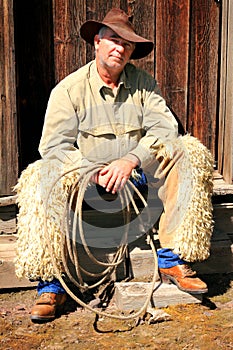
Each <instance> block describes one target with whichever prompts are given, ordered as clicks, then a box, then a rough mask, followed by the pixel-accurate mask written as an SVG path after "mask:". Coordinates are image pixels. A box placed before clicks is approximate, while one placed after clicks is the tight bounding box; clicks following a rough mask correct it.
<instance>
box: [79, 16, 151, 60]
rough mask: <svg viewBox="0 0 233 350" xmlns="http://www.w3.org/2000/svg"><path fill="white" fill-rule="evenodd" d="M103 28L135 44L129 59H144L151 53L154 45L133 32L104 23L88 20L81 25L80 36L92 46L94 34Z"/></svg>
mask: <svg viewBox="0 0 233 350" xmlns="http://www.w3.org/2000/svg"><path fill="white" fill-rule="evenodd" d="M103 26H107V27H109V28H111V29H112V30H113V31H114V32H115V33H117V35H119V36H120V37H121V38H123V39H125V40H128V41H131V42H133V43H135V44H136V47H135V49H134V51H133V53H132V55H131V57H130V58H131V59H139V58H143V57H146V56H147V55H149V53H151V51H152V50H153V48H154V43H153V42H152V41H150V40H147V39H145V38H143V37H141V36H139V35H137V34H136V33H134V32H133V31H132V32H131V31H129V30H126V29H125V28H123V27H120V26H116V25H114V24H110V23H108V24H105V23H104V22H98V21H92V20H89V21H87V22H85V23H83V25H82V26H81V28H80V35H81V37H82V38H83V39H84V40H85V41H87V42H88V43H89V44H91V45H94V37H95V35H96V34H98V33H99V30H100V28H102V27H103Z"/></svg>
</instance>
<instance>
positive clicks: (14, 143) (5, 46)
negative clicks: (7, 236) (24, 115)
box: [0, 0, 18, 195]
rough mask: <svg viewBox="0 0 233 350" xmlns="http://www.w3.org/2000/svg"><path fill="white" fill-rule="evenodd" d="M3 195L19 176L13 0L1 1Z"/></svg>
mask: <svg viewBox="0 0 233 350" xmlns="http://www.w3.org/2000/svg"><path fill="white" fill-rule="evenodd" d="M0 96H1V98H0V195H8V194H11V193H12V187H13V186H14V185H15V184H16V181H17V177H18V140H17V119H16V83H15V47H14V18H13V0H9V1H7V0H1V1H0Z"/></svg>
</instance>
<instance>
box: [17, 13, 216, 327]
mask: <svg viewBox="0 0 233 350" xmlns="http://www.w3.org/2000/svg"><path fill="white" fill-rule="evenodd" d="M80 32H81V36H82V38H83V39H84V40H86V41H87V42H88V43H91V44H92V45H93V44H94V47H95V54H96V58H95V60H94V61H92V62H90V63H88V64H87V65H85V66H84V67H82V68H81V69H79V70H78V71H76V72H74V73H72V74H71V75H69V76H68V77H66V78H65V79H64V80H63V81H61V82H60V83H59V84H58V85H57V86H56V87H55V88H54V89H53V91H52V93H51V96H50V99H49V102H48V107H47V111H46V116H45V122H44V128H43V133H42V138H41V141H40V146H39V151H40V154H41V156H42V160H40V161H37V162H35V164H32V165H29V167H28V169H26V170H25V171H24V172H23V174H22V175H21V179H20V181H19V184H18V185H17V190H18V197H19V199H18V200H19V207H20V211H19V217H18V232H19V237H18V258H17V260H16V272H17V274H18V276H19V277H22V276H26V277H28V278H32V279H40V282H39V285H38V294H39V299H38V301H37V302H36V305H35V306H34V307H33V309H32V312H31V319H32V320H33V321H48V320H51V319H53V318H54V317H55V313H56V310H57V308H58V307H60V306H62V305H63V304H64V302H65V299H66V297H65V291H64V289H63V287H62V286H61V284H60V282H59V280H58V279H56V273H55V272H54V270H53V266H52V263H51V257H50V256H49V251H48V249H47V247H46V243H45V242H44V236H43V218H41V215H42V214H41V205H42V204H41V203H43V201H44V198H45V197H46V191H48V188H49V185H51V183H52V182H53V180H54V177H56V176H58V175H59V172H62V171H64V169H67V168H69V167H71V168H72V166H73V167H74V165H75V166H76V167H80V170H79V171H78V173H81V172H83V171H85V169H86V167H87V166H88V165H91V164H94V163H99V162H100V163H101V162H103V161H104V162H107V163H108V165H106V166H104V167H103V168H102V169H101V170H100V171H99V172H97V173H96V174H95V175H94V176H93V177H92V181H93V182H95V183H96V184H98V185H100V186H102V187H103V188H105V190H106V191H107V192H111V193H113V194H115V193H116V192H117V191H118V190H121V189H122V188H123V187H124V184H125V183H126V182H127V180H128V179H129V178H130V176H131V174H132V171H133V170H134V169H135V168H141V169H143V170H146V169H147V168H148V167H149V166H150V165H151V164H152V163H153V162H154V161H155V159H157V160H159V161H160V162H161V166H160V168H159V171H160V172H162V173H163V174H164V175H166V180H165V183H164V185H163V186H162V187H161V189H160V197H161V199H162V201H163V205H164V213H163V215H162V216H161V219H160V228H159V237H160V244H161V247H162V249H161V250H159V251H158V261H159V269H160V273H161V274H162V275H163V276H164V277H166V278H168V279H169V280H172V281H173V282H174V283H176V285H177V286H178V287H179V288H180V289H182V290H184V291H187V292H189V293H194V294H197V293H206V292H207V286H206V284H205V283H204V282H202V281H201V280H200V279H199V278H197V277H196V276H195V272H193V271H192V270H191V269H190V268H189V266H188V265H187V261H195V260H204V259H206V258H207V257H208V255H209V242H210V236H211V232H212V216H211V171H212V163H211V156H210V154H209V152H208V151H207V150H206V149H205V148H204V146H203V145H201V144H200V143H199V142H198V141H196V140H194V139H193V138H191V137H190V138H186V137H184V138H183V139H182V138H181V137H179V135H178V130H177V122H176V120H175V118H174V116H173V115H172V113H171V112H170V110H169V109H168V107H167V106H166V104H165V101H164V99H163V98H162V97H161V96H160V95H159V89H158V87H157V84H156V81H155V80H154V79H153V78H152V77H151V76H150V75H149V74H147V73H146V72H145V71H142V70H140V69H138V68H136V67H135V66H134V65H132V64H131V63H129V60H130V59H140V58H143V57H145V56H147V55H148V54H149V53H150V52H151V51H152V49H153V43H152V42H151V41H149V40H147V39H145V38H143V37H141V36H139V35H137V34H136V33H135V31H134V29H133V26H132V24H131V23H130V21H129V19H128V16H127V15H126V14H125V13H124V12H123V11H122V10H120V9H112V10H111V11H109V12H108V14H107V15H106V16H105V18H104V20H103V21H102V22H98V21H87V22H85V23H84V24H83V25H82V26H81V29H80ZM75 143H77V145H78V147H75V146H74V145H75ZM192 152H193V153H194V156H193V155H192ZM178 153H180V156H179V157H178V158H176V155H177V154H178ZM198 154H200V157H199V158H200V163H199V164H198V161H197V159H198ZM193 159H194V160H193ZM57 164H58V165H57ZM203 172H204V174H203ZM54 174H55V175H54ZM75 176H76V177H77V176H78V175H77V174H74V178H75ZM71 182H72V179H71ZM184 184H186V185H187V186H186V185H185V186H186V187H185V189H184V188H183V190H182V185H184ZM62 186H63V185H62V184H61V187H60V189H59V190H58V191H57V194H56V195H55V197H54V201H53V202H52V205H51V206H49V207H48V208H47V210H48V213H46V215H48V217H49V219H48V220H49V227H51V229H50V228H49V229H50V231H51V232H50V234H51V239H53V240H54V245H55V246H56V242H57V241H59V235H61V231H60V225H61V219H60V217H59V211H58V210H57V211H56V212H55V210H54V206H58V205H59V203H62V202H63V201H64V198H65V197H64V196H63V197H62V195H63V194H64V193H65V195H68V194H67V192H65V191H66V190H67V187H68V186H66V187H62ZM28 189H30V194H29V193H28V192H27V191H28ZM197 189H199V190H200V192H202V193H201V195H199V192H198V191H197ZM61 205H62V204H61ZM28 206H30V213H28V212H27V210H28ZM42 216H43V215H42ZM60 255H61V252H60V251H59V247H58V248H57V261H58V262H59V261H60ZM61 269H62V267H61Z"/></svg>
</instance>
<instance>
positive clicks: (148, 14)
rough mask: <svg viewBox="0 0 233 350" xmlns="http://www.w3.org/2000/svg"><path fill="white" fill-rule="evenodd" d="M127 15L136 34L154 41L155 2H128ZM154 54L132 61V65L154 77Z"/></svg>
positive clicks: (151, 0)
mask: <svg viewBox="0 0 233 350" xmlns="http://www.w3.org/2000/svg"><path fill="white" fill-rule="evenodd" d="M126 12H127V11H126ZM128 14H129V16H130V17H131V20H132V23H133V26H134V28H135V31H136V33H137V34H138V35H141V36H143V37H144V38H147V39H150V40H152V41H154V39H155V20H154V18H155V1H154V0H147V1H146V2H144V1H128ZM148 24H149V25H148ZM154 54H155V52H154V51H152V52H151V53H150V55H148V56H147V57H145V58H142V59H140V60H136V61H133V60H132V63H133V64H135V65H136V66H138V67H140V68H142V69H145V70H146V71H147V72H148V73H150V74H151V75H152V76H155V65H154Z"/></svg>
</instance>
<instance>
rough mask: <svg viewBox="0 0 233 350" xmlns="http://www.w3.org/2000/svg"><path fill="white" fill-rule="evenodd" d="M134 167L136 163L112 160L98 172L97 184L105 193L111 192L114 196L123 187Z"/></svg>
mask: <svg viewBox="0 0 233 350" xmlns="http://www.w3.org/2000/svg"><path fill="white" fill-rule="evenodd" d="M136 166H137V164H136V163H134V162H131V161H129V160H126V159H122V158H121V159H117V160H114V161H113V162H112V163H111V164H109V165H107V166H105V167H104V168H103V169H102V170H100V172H99V173H98V176H97V183H98V184H99V185H100V186H102V187H104V188H105V189H106V191H107V192H110V191H111V192H112V193H113V194H114V193H116V192H117V191H118V190H121V189H122V188H123V187H124V185H125V183H126V181H127V180H128V179H129V177H130V175H131V172H132V170H133V169H134V168H135V167H136Z"/></svg>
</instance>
